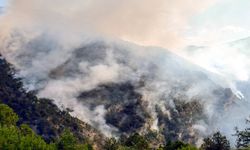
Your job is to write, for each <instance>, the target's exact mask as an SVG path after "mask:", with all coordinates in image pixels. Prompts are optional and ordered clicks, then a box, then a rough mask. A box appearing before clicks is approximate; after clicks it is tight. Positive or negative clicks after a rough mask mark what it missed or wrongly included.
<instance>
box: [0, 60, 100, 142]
mask: <svg viewBox="0 0 250 150" xmlns="http://www.w3.org/2000/svg"><path fill="white" fill-rule="evenodd" d="M0 70H1V71H0V100H1V103H4V104H7V105H8V106H9V107H11V108H12V109H13V110H14V111H15V112H16V113H17V114H18V116H19V121H18V122H17V124H18V125H20V124H28V125H29V126H30V127H31V128H32V129H33V130H34V131H35V132H36V133H37V134H39V135H41V136H42V137H43V138H44V139H45V140H46V141H47V142H51V141H54V140H56V139H57V138H58V137H59V136H60V135H61V134H62V133H63V131H64V130H65V129H69V130H70V131H71V132H72V133H73V134H74V135H75V136H76V137H77V139H79V140H83V141H84V140H86V141H90V142H91V143H93V144H96V145H98V147H100V146H101V145H103V142H104V141H105V138H104V136H103V135H102V134H101V133H99V132H98V131H97V130H95V129H93V128H92V127H91V126H90V125H88V124H86V123H84V122H82V121H80V120H79V119H77V118H75V117H72V116H70V115H69V113H68V111H67V109H65V110H60V109H59V108H58V107H57V106H56V105H55V104H53V100H50V99H39V98H37V97H36V96H35V94H34V92H26V90H25V89H24V88H23V85H22V82H21V80H20V79H19V78H16V77H15V69H14V68H13V67H12V66H11V65H10V64H9V63H8V62H7V61H6V60H5V59H4V58H3V57H1V59H0Z"/></svg>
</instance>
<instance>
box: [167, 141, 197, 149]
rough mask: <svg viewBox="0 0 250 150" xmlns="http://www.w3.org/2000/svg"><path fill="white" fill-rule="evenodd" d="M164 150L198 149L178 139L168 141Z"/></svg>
mask: <svg viewBox="0 0 250 150" xmlns="http://www.w3.org/2000/svg"><path fill="white" fill-rule="evenodd" d="M163 149H164V150H198V149H197V148H196V147H194V146H192V145H189V144H186V143H183V142H181V141H176V142H171V141H169V142H167V144H166V145H165V147H164V148H163Z"/></svg>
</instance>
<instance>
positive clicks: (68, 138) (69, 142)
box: [57, 129, 93, 150]
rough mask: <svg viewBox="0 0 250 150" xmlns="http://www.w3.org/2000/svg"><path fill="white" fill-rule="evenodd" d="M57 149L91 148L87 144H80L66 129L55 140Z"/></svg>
mask: <svg viewBox="0 0 250 150" xmlns="http://www.w3.org/2000/svg"><path fill="white" fill-rule="evenodd" d="M57 149H59V150H92V149H93V148H92V146H91V145H89V144H80V143H79V141H78V140H77V138H76V137H74V135H73V134H72V133H71V132H70V131H69V130H68V129H67V130H65V131H64V133H63V134H62V135H61V137H60V138H59V139H58V142H57Z"/></svg>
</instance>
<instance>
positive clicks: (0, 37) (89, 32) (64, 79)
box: [0, 0, 250, 136]
mask: <svg viewBox="0 0 250 150" xmlns="http://www.w3.org/2000/svg"><path fill="white" fill-rule="evenodd" d="M211 3H212V2H211V1H202V2H201V1H199V0H186V1H182V0H120V1H117V0H105V1H101V0H85V1H82V0H71V1H68V0H54V1H49V0H12V1H10V3H9V5H8V6H7V9H6V12H5V14H3V15H2V16H1V18H0V19H1V20H0V21H1V22H0V23H1V24H0V52H1V53H2V54H3V55H4V57H6V58H7V60H8V61H10V62H11V63H12V64H13V65H14V66H15V67H16V68H17V69H18V71H19V72H18V76H20V77H23V78H24V83H25V86H26V88H27V89H28V90H37V91H38V96H40V97H48V98H52V99H54V100H55V103H56V104H57V105H58V106H62V107H69V108H71V109H72V110H74V111H73V112H72V114H73V115H75V116H77V117H79V118H80V119H82V120H83V121H86V122H88V123H90V124H91V125H93V126H95V127H96V128H98V129H99V130H101V131H102V132H103V133H104V134H105V135H107V136H114V135H117V134H119V129H118V128H116V127H114V126H112V125H110V124H108V123H107V122H106V120H105V115H106V114H107V112H108V111H109V110H108V109H106V108H107V106H106V105H105V103H104V102H106V100H103V101H101V102H100V104H99V103H98V104H96V106H94V107H92V106H91V105H90V104H89V103H90V102H88V103H87V102H86V103H84V102H81V101H79V95H81V93H82V92H87V91H91V90H93V89H98V88H100V87H99V86H100V85H104V84H120V83H124V82H129V83H132V84H133V85H134V87H136V88H135V91H136V92H138V93H140V94H141V95H142V100H143V101H145V102H147V104H148V105H146V109H147V112H148V113H149V114H150V116H151V118H150V119H151V120H152V121H151V122H150V123H148V124H149V126H150V128H151V129H156V130H157V129H158V128H159V126H158V124H159V123H158V119H159V118H158V114H157V113H159V112H157V111H158V110H161V111H162V112H163V114H167V115H168V118H169V120H171V119H173V118H172V117H173V116H172V114H171V113H170V109H174V110H175V111H176V113H177V114H178V112H177V108H176V105H175V99H180V100H181V101H184V102H191V101H194V100H196V101H199V102H200V103H201V105H202V107H203V108H204V110H203V111H204V114H205V115H206V117H204V118H198V119H197V120H196V122H194V124H193V126H192V129H195V130H197V131H198V133H199V135H200V136H205V135H207V134H208V133H211V132H213V131H215V130H222V131H224V132H225V133H227V134H228V135H231V133H232V130H233V128H234V127H235V126H236V125H237V126H241V123H240V122H242V123H243V124H244V118H245V117H246V116H248V115H249V114H248V112H249V110H247V106H249V103H248V102H247V101H244V99H243V96H242V94H241V93H240V92H238V88H237V87H236V86H235V84H240V83H236V82H233V83H232V82H231V81H232V80H233V81H237V80H235V79H236V78H242V79H245V80H247V78H246V77H245V75H241V74H242V73H240V74H239V75H238V74H233V75H231V78H228V76H222V75H223V74H225V72H226V73H227V72H228V70H227V69H226V70H220V72H216V71H214V70H211V68H209V67H207V66H206V65H203V64H199V65H200V66H202V67H205V68H206V69H207V70H205V69H202V68H200V67H198V66H196V65H193V64H191V63H189V62H188V61H186V60H184V59H183V58H181V57H178V56H176V55H174V54H172V53H170V52H169V51H167V50H165V49H161V48H157V47H142V46H136V45H133V44H131V43H128V42H124V41H120V40H117V39H116V38H119V39H123V40H127V41H132V42H134V43H139V44H143V45H158V46H164V47H169V48H171V47H174V48H176V47H179V46H182V45H183V43H185V41H184V39H183V38H182V37H181V36H180V34H181V32H182V31H183V30H184V29H185V28H186V27H187V21H188V19H189V17H190V16H192V15H194V14H195V13H197V12H199V11H202V10H203V9H204V8H205V7H207V6H208V5H210V4H211ZM107 37H108V38H107ZM211 51H212V50H211ZM198 52H199V53H198ZM198 52H197V53H195V55H193V56H190V53H188V55H189V57H191V58H196V57H199V58H204V57H202V56H203V55H202V54H204V53H203V52H201V51H198ZM200 52H201V53H200ZM233 52H234V51H233V50H232V53H233ZM206 56H207V55H206ZM211 57H212V56H211ZM239 59H241V58H239ZM239 59H237V60H239ZM195 60H199V59H195ZM203 60H204V59H203ZM193 62H195V61H193ZM227 62H229V61H227ZM198 63H199V61H198ZM228 66H231V64H228ZM217 69H218V67H217ZM237 69H239V68H237V67H235V72H237V71H238V70H237ZM240 71H241V70H240ZM243 73H244V72H243ZM247 76H248V74H247ZM225 78H226V79H225ZM231 83H232V84H231ZM241 85H242V84H241ZM242 86H243V85H242ZM227 88H231V90H232V91H233V92H234V93H235V94H233V93H232V92H231V90H230V89H227ZM225 89H226V90H225ZM242 89H246V88H244V87H242ZM215 91H216V92H215ZM225 91H226V92H225ZM224 93H226V94H224ZM240 99H242V100H240ZM93 101H94V100H93ZM96 103H97V102H96ZM156 106H157V107H156ZM249 113H250V112H249ZM218 114H219V115H218ZM238 122H239V123H238Z"/></svg>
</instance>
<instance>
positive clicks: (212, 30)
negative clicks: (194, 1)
mask: <svg viewBox="0 0 250 150" xmlns="http://www.w3.org/2000/svg"><path fill="white" fill-rule="evenodd" d="M249 16H250V0H219V1H218V2H217V3H215V4H214V5H213V6H211V7H209V8H208V9H206V10H205V11H203V12H202V13H199V14H197V15H195V16H193V17H192V19H191V20H190V21H189V26H190V29H189V30H188V32H187V35H188V36H193V37H195V39H193V40H197V39H198V40H199V38H200V39H202V40H203V42H204V41H205V40H207V41H210V40H212V41H213V42H216V41H220V42H227V41H233V40H236V39H239V38H244V37H248V36H250V19H249ZM210 38H211V39H210ZM201 43H202V42H201Z"/></svg>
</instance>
